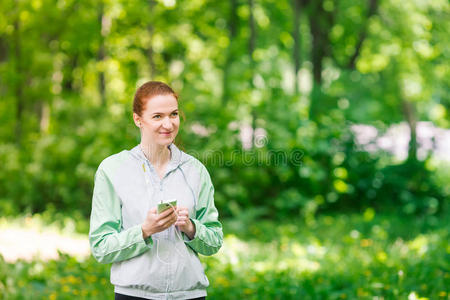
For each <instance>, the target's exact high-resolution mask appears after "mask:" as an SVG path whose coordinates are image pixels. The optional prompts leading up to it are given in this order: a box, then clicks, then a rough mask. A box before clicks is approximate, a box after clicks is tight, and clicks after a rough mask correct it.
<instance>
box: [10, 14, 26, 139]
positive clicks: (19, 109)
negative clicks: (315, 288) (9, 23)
mask: <svg viewBox="0 0 450 300" xmlns="http://www.w3.org/2000/svg"><path fill="white" fill-rule="evenodd" d="M13 26H14V33H13V44H14V67H15V73H16V80H15V84H14V95H15V97H16V101H17V102H16V128H15V134H16V143H17V144H18V145H20V144H21V141H22V128H23V127H22V119H23V112H24V109H25V99H24V97H23V90H22V88H23V85H22V82H23V76H24V74H23V69H22V53H21V48H20V47H21V44H20V20H19V12H18V13H17V17H16V19H15V20H14V25H13Z"/></svg>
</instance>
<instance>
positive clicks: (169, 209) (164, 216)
mask: <svg viewBox="0 0 450 300" xmlns="http://www.w3.org/2000/svg"><path fill="white" fill-rule="evenodd" d="M173 213H174V210H173V208H172V207H170V208H168V209H166V210H165V211H163V212H162V213H160V214H159V215H158V218H159V219H160V220H161V219H164V218H166V217H167V216H169V215H170V214H173Z"/></svg>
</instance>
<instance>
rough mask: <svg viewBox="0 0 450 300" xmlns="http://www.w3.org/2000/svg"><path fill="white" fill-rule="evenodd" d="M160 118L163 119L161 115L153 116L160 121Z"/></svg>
mask: <svg viewBox="0 0 450 300" xmlns="http://www.w3.org/2000/svg"><path fill="white" fill-rule="evenodd" d="M159 118H161V116H160V115H154V116H153V119H159Z"/></svg>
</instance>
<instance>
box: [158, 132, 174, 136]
mask: <svg viewBox="0 0 450 300" xmlns="http://www.w3.org/2000/svg"><path fill="white" fill-rule="evenodd" d="M171 133H172V132H160V133H159V134H162V135H170V134H171Z"/></svg>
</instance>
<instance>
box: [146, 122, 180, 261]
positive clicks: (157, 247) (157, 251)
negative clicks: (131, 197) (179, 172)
mask: <svg viewBox="0 0 450 300" xmlns="http://www.w3.org/2000/svg"><path fill="white" fill-rule="evenodd" d="M139 125H141V123H139ZM139 129H140V131H141V139H142V127H141V126H140V127H139ZM149 149H150V145H149V144H147V152H148V151H149ZM144 172H145V167H144ZM183 175H184V174H183ZM144 176H145V174H144ZM145 183H146V185H147V184H148V182H147V180H145ZM147 192H148V190H147ZM149 196H150V194H149ZM168 204H169V205H170V206H171V207H172V208H173V210H174V213H175V215H176V216H177V219H178V218H179V215H178V213H177V212H176V210H175V207H174V206H173V205H172V203H168ZM169 228H170V227H169ZM166 230H167V229H166ZM175 234H176V236H177V237H178V238H179V240H180V241H183V238H182V237H181V234H180V233H179V232H178V230H177V228H175ZM183 245H184V243H183ZM175 250H176V251H177V252H178V254H180V256H182V257H186V255H185V254H182V253H180V251H179V249H178V248H177V247H175ZM156 258H157V259H158V260H159V261H160V262H162V263H163V264H168V265H170V264H172V263H173V262H172V263H170V262H165V261H163V260H162V259H161V258H160V257H159V241H156Z"/></svg>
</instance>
